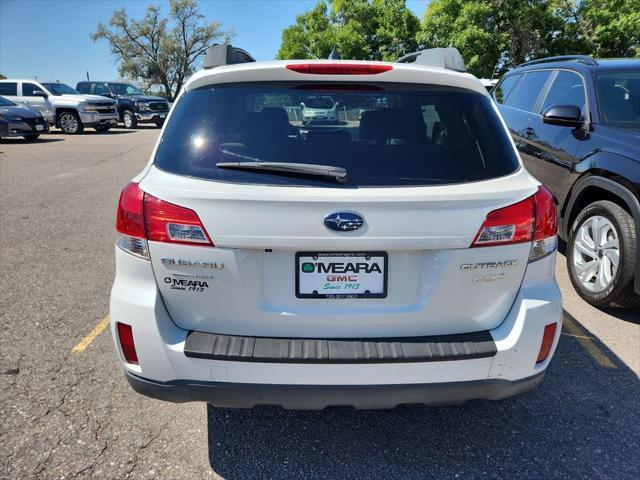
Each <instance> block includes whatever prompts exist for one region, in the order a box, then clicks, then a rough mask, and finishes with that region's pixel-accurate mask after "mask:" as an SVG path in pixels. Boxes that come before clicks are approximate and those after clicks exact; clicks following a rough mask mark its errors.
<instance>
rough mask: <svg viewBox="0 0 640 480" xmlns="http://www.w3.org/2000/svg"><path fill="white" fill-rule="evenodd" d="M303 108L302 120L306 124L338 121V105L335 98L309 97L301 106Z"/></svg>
mask: <svg viewBox="0 0 640 480" xmlns="http://www.w3.org/2000/svg"><path fill="white" fill-rule="evenodd" d="M300 106H301V107H302V119H303V121H305V122H312V121H332V122H334V121H336V120H338V104H337V103H336V102H334V100H333V98H331V97H327V96H314V97H307V98H305V99H304V101H303V102H302V103H301V104H300Z"/></svg>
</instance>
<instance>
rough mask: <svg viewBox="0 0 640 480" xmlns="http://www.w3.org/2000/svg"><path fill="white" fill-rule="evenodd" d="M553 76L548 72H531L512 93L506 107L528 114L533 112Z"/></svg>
mask: <svg viewBox="0 0 640 480" xmlns="http://www.w3.org/2000/svg"><path fill="white" fill-rule="evenodd" d="M550 74H551V72H550V71H548V70H543V71H538V72H529V73H527V74H525V76H524V78H523V79H522V80H520V82H518V85H517V86H516V88H515V89H514V90H513V91H512V92H511V94H510V95H509V97H508V98H507V101H506V103H505V105H507V106H509V107H513V108H517V109H519V110H525V111H527V112H533V109H534V106H535V104H536V100H537V99H538V97H539V96H540V92H541V91H542V89H543V87H544V85H545V83H547V79H548V78H549V75H550Z"/></svg>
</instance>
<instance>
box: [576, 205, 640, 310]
mask: <svg viewBox="0 0 640 480" xmlns="http://www.w3.org/2000/svg"><path fill="white" fill-rule="evenodd" d="M637 233H638V232H636V228H635V223H634V221H633V217H632V216H631V215H630V214H629V213H628V212H627V211H626V210H624V209H623V208H622V207H620V206H619V205H617V204H616V203H613V202H610V201H607V200H602V201H598V202H594V203H592V204H590V205H588V206H587V207H586V208H584V210H582V211H581V212H580V213H579V214H578V216H577V217H576V219H575V221H574V222H573V226H572V227H571V231H570V232H569V240H568V242H567V270H568V271H569V278H570V279H571V283H572V284H573V287H574V288H575V289H576V292H578V295H580V297H582V298H583V299H584V300H585V301H586V302H588V303H590V304H591V305H593V306H595V307H619V308H635V307H638V306H640V296H638V295H636V294H635V292H634V288H633V286H634V275H635V266H636V255H637V254H638V252H637V245H638V237H637Z"/></svg>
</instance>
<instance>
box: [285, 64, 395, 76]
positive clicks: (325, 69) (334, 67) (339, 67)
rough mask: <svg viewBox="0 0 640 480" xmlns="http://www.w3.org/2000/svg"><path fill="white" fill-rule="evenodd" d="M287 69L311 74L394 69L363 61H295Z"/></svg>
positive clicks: (356, 73)
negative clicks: (362, 62) (363, 62)
mask: <svg viewBox="0 0 640 480" xmlns="http://www.w3.org/2000/svg"><path fill="white" fill-rule="evenodd" d="M287 69H289V70H291V71H293V72H297V73H304V74H309V75H377V74H378V73H384V72H388V71H389V70H393V66H391V65H368V64H361V63H293V64H290V65H287Z"/></svg>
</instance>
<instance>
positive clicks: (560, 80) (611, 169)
mask: <svg viewBox="0 0 640 480" xmlns="http://www.w3.org/2000/svg"><path fill="white" fill-rule="evenodd" d="M493 97H494V99H495V101H496V103H497V104H498V108H499V110H500V113H501V114H502V116H503V118H504V120H505V121H506V123H507V125H508V127H509V130H510V131H511V134H512V136H513V138H514V140H515V143H516V146H517V147H518V149H519V150H520V154H521V156H522V158H523V160H524V163H525V165H526V167H527V169H528V170H529V171H530V172H531V173H532V174H533V175H535V176H536V177H537V178H538V180H540V181H541V182H542V183H543V184H545V185H546V186H547V187H548V188H549V189H550V190H551V192H552V193H553V195H554V197H555V199H556V201H557V204H558V214H559V216H560V236H561V237H562V238H563V239H565V240H566V241H567V252H566V253H567V254H566V257H567V268H568V270H569V276H570V278H571V282H572V283H573V286H574V287H575V289H576V291H577V292H578V294H579V295H580V296H581V297H582V298H584V299H585V300H586V301H587V302H589V303H591V304H592V305H595V306H598V307H608V306H613V307H630V308H631V307H637V306H640V251H639V247H638V241H639V237H638V235H639V233H640V60H595V59H593V58H591V57H585V56H563V57H552V58H545V59H541V60H536V61H532V62H528V63H525V64H523V65H520V66H519V67H518V68H515V69H514V70H512V71H510V72H508V73H507V74H506V76H505V77H504V78H503V79H502V81H501V82H500V84H499V85H498V86H497V87H496V88H495V90H493Z"/></svg>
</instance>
